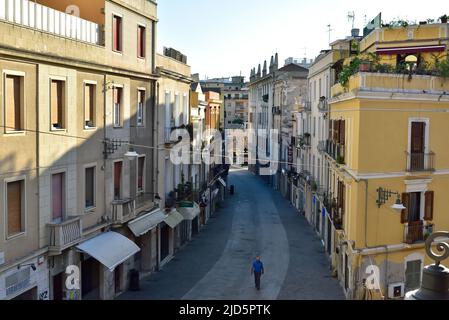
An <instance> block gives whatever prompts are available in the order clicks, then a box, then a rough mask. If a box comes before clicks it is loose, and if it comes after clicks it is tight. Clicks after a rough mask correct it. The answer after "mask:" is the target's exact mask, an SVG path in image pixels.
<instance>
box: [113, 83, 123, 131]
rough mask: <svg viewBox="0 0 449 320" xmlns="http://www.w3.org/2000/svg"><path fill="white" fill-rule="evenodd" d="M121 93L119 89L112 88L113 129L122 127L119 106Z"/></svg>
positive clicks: (121, 90)
mask: <svg viewBox="0 0 449 320" xmlns="http://www.w3.org/2000/svg"><path fill="white" fill-rule="evenodd" d="M122 93H123V89H122V88H120V87H114V89H113V95H114V127H120V126H121V125H122V116H121V112H122V110H121V104H122Z"/></svg>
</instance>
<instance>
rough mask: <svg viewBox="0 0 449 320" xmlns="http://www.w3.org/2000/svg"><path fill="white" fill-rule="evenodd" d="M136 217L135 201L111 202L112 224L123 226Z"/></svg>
mask: <svg viewBox="0 0 449 320" xmlns="http://www.w3.org/2000/svg"><path fill="white" fill-rule="evenodd" d="M135 216H136V200H133V199H129V198H128V199H122V200H114V201H113V202H112V220H113V223H114V224H124V223H126V222H127V221H129V220H131V219H133V218H134V217H135Z"/></svg>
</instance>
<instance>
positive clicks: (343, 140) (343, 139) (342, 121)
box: [340, 120, 346, 146]
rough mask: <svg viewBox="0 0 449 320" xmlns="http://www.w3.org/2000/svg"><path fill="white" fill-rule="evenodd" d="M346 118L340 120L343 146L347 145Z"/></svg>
mask: <svg viewBox="0 0 449 320" xmlns="http://www.w3.org/2000/svg"><path fill="white" fill-rule="evenodd" d="M345 127H346V126H345V120H340V144H341V145H342V146H344V145H345V142H346V139H345V138H346V137H345V133H346V132H345Z"/></svg>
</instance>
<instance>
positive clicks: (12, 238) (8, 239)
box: [6, 231, 26, 241]
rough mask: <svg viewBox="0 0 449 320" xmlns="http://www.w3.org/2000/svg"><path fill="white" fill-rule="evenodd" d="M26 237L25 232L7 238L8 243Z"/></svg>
mask: <svg viewBox="0 0 449 320" xmlns="http://www.w3.org/2000/svg"><path fill="white" fill-rule="evenodd" d="M25 235H26V232H25V231H23V232H20V233H16V234H13V235H10V236H7V237H6V241H12V240H16V239H18V238H21V237H23V236H25Z"/></svg>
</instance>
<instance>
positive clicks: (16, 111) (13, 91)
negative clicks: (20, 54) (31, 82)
mask: <svg viewBox="0 0 449 320" xmlns="http://www.w3.org/2000/svg"><path fill="white" fill-rule="evenodd" d="M5 80H6V83H5V89H6V97H5V98H6V100H5V102H6V119H5V125H6V131H14V130H15V131H17V130H21V129H22V128H21V101H20V100H21V94H20V89H21V88H20V77H18V76H6V79H5Z"/></svg>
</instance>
